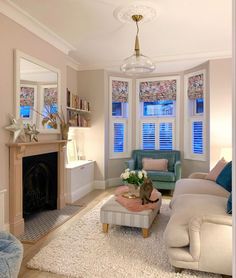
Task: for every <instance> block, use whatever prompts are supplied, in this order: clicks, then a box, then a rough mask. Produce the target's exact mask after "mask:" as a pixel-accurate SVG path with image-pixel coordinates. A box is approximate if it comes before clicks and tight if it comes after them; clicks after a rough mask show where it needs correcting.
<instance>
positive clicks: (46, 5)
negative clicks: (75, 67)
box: [12, 0, 232, 72]
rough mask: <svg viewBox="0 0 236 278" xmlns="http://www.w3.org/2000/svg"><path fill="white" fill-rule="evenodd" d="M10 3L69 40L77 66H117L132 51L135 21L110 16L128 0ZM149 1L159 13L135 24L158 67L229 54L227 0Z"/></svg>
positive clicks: (145, 51)
mask: <svg viewBox="0 0 236 278" xmlns="http://www.w3.org/2000/svg"><path fill="white" fill-rule="evenodd" d="M12 2H13V3H15V4H16V5H18V6H19V7H20V8H21V9H23V10H25V11H26V12H27V13H29V14H30V15H31V16H33V17H34V18H36V19H37V20H38V21H40V22H41V23H42V24H44V25H46V26H47V27H48V28H49V29H51V30H52V31H53V32H55V33H56V34H57V35H59V36H60V37H61V38H63V39H64V40H66V41H67V42H68V43H70V44H71V45H73V46H74V47H75V49H76V50H75V51H72V52H71V53H70V56H71V57H73V58H74V59H75V60H76V61H78V62H79V63H80V64H81V66H82V68H104V67H105V68H113V66H114V67H117V66H118V65H119V64H120V63H121V61H122V60H123V59H124V58H125V57H127V56H130V55H131V54H132V52H133V46H134V38H135V33H136V28H135V25H134V24H128V23H127V24H125V23H121V22H119V21H117V20H116V19H115V18H114V17H113V11H114V9H115V8H116V7H118V6H120V5H122V4H127V3H129V2H133V1H132V0H47V1H46V0H44V1H40V4H39V1H38V0H12ZM144 2H145V1H144ZM152 2H155V3H156V5H157V7H158V13H159V16H158V18H157V19H156V20H155V21H154V22H149V23H143V24H140V44H141V50H142V53H143V54H144V55H147V56H149V57H151V58H153V59H154V60H155V61H156V62H157V69H158V68H159V69H158V71H160V72H161V71H165V70H166V68H168V71H169V72H170V71H175V69H176V68H180V69H185V68H188V66H189V65H196V64H198V63H199V62H202V61H205V60H207V59H208V58H211V57H212V58H218V57H227V56H229V55H230V53H231V24H232V20H231V13H232V8H231V0H178V1H177V0H153V1H152ZM166 61H168V63H166ZM178 61H180V62H178ZM172 65H174V66H172ZM117 68H118V67H117ZM161 68H163V70H161Z"/></svg>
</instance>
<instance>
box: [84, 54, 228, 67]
mask: <svg viewBox="0 0 236 278" xmlns="http://www.w3.org/2000/svg"><path fill="white" fill-rule="evenodd" d="M224 58H232V52H231V51H212V52H200V53H186V54H177V55H169V56H157V57H154V58H153V59H152V60H153V61H154V62H155V63H156V64H158V63H164V62H178V61H188V60H206V61H207V60H214V59H224ZM121 62H122V61H117V60H116V61H111V62H109V63H101V64H88V65H82V64H80V65H79V66H78V71H84V70H99V69H106V70H115V68H120V65H121Z"/></svg>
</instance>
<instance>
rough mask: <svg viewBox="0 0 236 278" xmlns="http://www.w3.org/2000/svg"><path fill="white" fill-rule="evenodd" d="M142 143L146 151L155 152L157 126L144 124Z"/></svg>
mask: <svg viewBox="0 0 236 278" xmlns="http://www.w3.org/2000/svg"><path fill="white" fill-rule="evenodd" d="M142 131H143V132H142V142H143V149H144V150H155V124H154V123H143V125H142Z"/></svg>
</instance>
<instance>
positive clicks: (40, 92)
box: [15, 50, 60, 133]
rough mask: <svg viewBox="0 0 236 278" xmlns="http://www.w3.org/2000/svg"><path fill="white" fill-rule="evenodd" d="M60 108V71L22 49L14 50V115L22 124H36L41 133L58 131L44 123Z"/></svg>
mask: <svg viewBox="0 0 236 278" xmlns="http://www.w3.org/2000/svg"><path fill="white" fill-rule="evenodd" d="M58 109H60V71H59V70H58V69H56V68H54V67H53V66H50V65H48V64H46V63H44V62H42V61H40V60H38V59H36V58H34V57H31V56H29V55H27V54H25V53H23V52H21V51H18V50H16V51H15V117H16V118H22V120H23V122H24V124H25V125H27V124H30V125H32V124H36V127H37V129H38V130H39V131H40V132H41V133H59V132H60V131H59V127H57V128H53V127H52V126H50V125H49V124H47V123H46V124H43V119H44V118H45V117H46V116H47V115H48V114H49V113H52V114H55V113H56V112H58Z"/></svg>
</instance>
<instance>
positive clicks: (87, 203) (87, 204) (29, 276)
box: [19, 188, 114, 278]
mask: <svg viewBox="0 0 236 278" xmlns="http://www.w3.org/2000/svg"><path fill="white" fill-rule="evenodd" d="M113 192H114V189H113V188H110V189H108V190H106V191H104V190H94V191H92V192H91V193H89V194H88V195H86V196H85V197H84V198H82V199H81V200H79V201H77V202H76V203H79V204H82V205H84V209H82V210H81V211H79V212H78V214H76V215H75V216H73V217H72V218H71V219H69V220H68V221H67V222H66V223H64V224H63V225H61V226H60V227H58V228H56V229H55V230H53V231H52V232H50V233H49V234H47V235H46V236H44V237H43V238H41V239H40V240H39V241H37V242H36V243H34V244H24V257H23V262H22V265H21V270H20V274H19V277H20V278H51V277H66V276H64V275H58V274H52V273H49V272H43V271H37V270H32V269H28V268H27V267H26V264H27V262H28V261H29V260H30V259H31V258H32V257H33V256H34V255H35V254H36V253H38V251H39V250H40V249H41V248H42V247H44V246H45V245H47V244H48V243H49V242H50V241H51V240H52V239H54V238H55V237H56V236H58V235H60V234H61V233H63V232H64V231H65V230H66V229H67V228H68V227H69V226H70V225H72V224H73V223H76V221H78V219H80V218H81V217H82V216H83V215H84V214H85V213H86V212H88V211H89V210H91V209H92V208H93V207H94V206H96V205H97V204H98V203H99V202H100V201H101V200H102V199H104V198H105V197H106V196H109V195H111V194H112V193H113Z"/></svg>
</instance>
